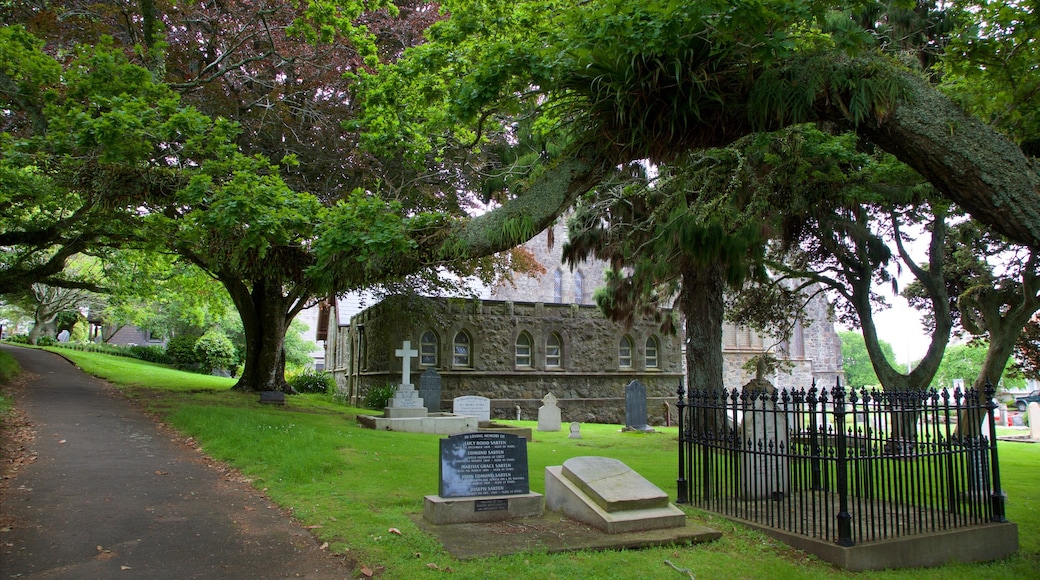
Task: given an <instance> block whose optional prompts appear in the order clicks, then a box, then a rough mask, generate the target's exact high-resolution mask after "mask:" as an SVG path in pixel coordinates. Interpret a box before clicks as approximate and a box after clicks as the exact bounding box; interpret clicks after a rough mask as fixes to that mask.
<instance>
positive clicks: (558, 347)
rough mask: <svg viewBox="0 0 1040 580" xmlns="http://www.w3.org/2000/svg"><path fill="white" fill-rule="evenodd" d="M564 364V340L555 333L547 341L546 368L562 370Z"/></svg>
mask: <svg viewBox="0 0 1040 580" xmlns="http://www.w3.org/2000/svg"><path fill="white" fill-rule="evenodd" d="M562 363H563V340H562V339H561V338H560V335H559V334H556V333H555V332H554V333H552V334H550V335H549V338H546V339H545V368H560V367H561V366H562Z"/></svg>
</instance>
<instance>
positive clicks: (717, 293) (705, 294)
mask: <svg viewBox="0 0 1040 580" xmlns="http://www.w3.org/2000/svg"><path fill="white" fill-rule="evenodd" d="M725 290H726V282H725V275H724V269H723V266H722V265H721V264H720V263H719V262H718V261H717V260H716V261H712V262H711V263H710V264H709V265H707V266H703V267H698V266H695V265H689V264H687V265H685V266H684V267H683V270H682V290H681V292H680V294H679V304H680V308H681V309H682V313H683V316H685V317H686V372H687V373H688V375H687V385H688V388H689V390H690V392H692V391H694V390H703V391H704V392H705V393H706V394H707V395H708V399H709V401H710V400H711V399H715V401H716V403H714V404H718V405H719V406H720V410H719V412H718V413H716V414H714V416H712V415H710V414H707V413H701V414H699V415H700V416H698V417H694V422H695V423H699V424H695V425H693V428H694V429H705V430H708V431H714V432H715V433H721V432H722V430H723V429H724V428H725V426H726V424H725V413H724V412H722V410H721V404H722V402H723V400H722V397H723V395H724V391H725V383H724V381H723V374H722V323H723V314H724V312H725V304H724V299H723V294H724V292H725Z"/></svg>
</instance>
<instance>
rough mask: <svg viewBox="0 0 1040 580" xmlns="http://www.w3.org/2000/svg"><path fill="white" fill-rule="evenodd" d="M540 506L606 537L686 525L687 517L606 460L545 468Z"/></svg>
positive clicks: (619, 465)
mask: <svg viewBox="0 0 1040 580" xmlns="http://www.w3.org/2000/svg"><path fill="white" fill-rule="evenodd" d="M545 503H546V507H548V508H549V509H550V510H552V511H554V512H557V513H562V514H564V515H566V516H568V517H570V518H572V519H575V520H578V521H579V522H583V523H585V524H588V525H590V526H592V527H594V528H597V529H599V530H602V531H604V532H606V533H608V534H620V533H625V532H640V531H646V530H660V529H667V528H679V527H683V526H685V525H686V514H685V513H683V511H682V510H680V509H679V508H677V507H675V506H674V505H672V504H671V503H669V501H668V494H667V493H665V492H664V491H663V490H661V488H659V487H657V486H656V485H654V484H653V483H651V482H650V481H649V480H647V479H646V478H644V477H643V476H641V475H639V474H638V473H636V472H635V471H633V470H632V469H631V468H629V467H628V466H627V465H625V464H624V463H622V462H620V461H618V460H617V459H614V458H611V457H572V458H570V459H568V460H567V461H564V462H563V465H562V466H553V467H546V468H545Z"/></svg>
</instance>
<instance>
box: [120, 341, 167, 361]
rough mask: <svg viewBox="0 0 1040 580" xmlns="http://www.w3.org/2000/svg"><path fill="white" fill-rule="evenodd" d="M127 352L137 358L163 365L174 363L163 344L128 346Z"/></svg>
mask: <svg viewBox="0 0 1040 580" xmlns="http://www.w3.org/2000/svg"><path fill="white" fill-rule="evenodd" d="M126 350H127V353H128V354H129V355H130V356H131V357H133V358H136V359H139V360H143V361H145V362H151V363H158V364H162V365H168V364H173V359H172V358H171V357H170V356H169V355H168V354H166V349H164V348H163V347H161V346H139V345H133V346H130V347H128V348H127V349H126Z"/></svg>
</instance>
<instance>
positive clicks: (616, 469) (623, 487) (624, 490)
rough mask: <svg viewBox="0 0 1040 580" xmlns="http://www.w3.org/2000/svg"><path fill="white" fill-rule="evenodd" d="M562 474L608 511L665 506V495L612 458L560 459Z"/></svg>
mask: <svg viewBox="0 0 1040 580" xmlns="http://www.w3.org/2000/svg"><path fill="white" fill-rule="evenodd" d="M562 473H563V476H564V477H566V478H567V479H568V480H569V481H570V482H571V483H573V484H574V485H576V486H577V487H578V488H580V489H581V490H582V491H583V492H585V494H586V495H587V496H589V498H590V499H592V501H594V502H596V505H598V506H599V507H601V508H603V509H604V510H605V511H607V512H610V513H613V512H620V511H625V510H641V509H654V508H665V507H668V503H669V502H668V494H666V493H665V492H664V491H662V490H661V488H659V487H657V486H656V485H654V484H652V483H650V481H649V480H647V479H646V478H645V477H643V476H642V475H639V474H638V473H636V472H635V471H633V470H632V468H630V467H629V466H627V465H625V464H624V463H622V462H620V461H618V460H617V459H613V458H611V457H595V456H584V457H572V458H571V459H568V460H567V461H564V462H563V469H562Z"/></svg>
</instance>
